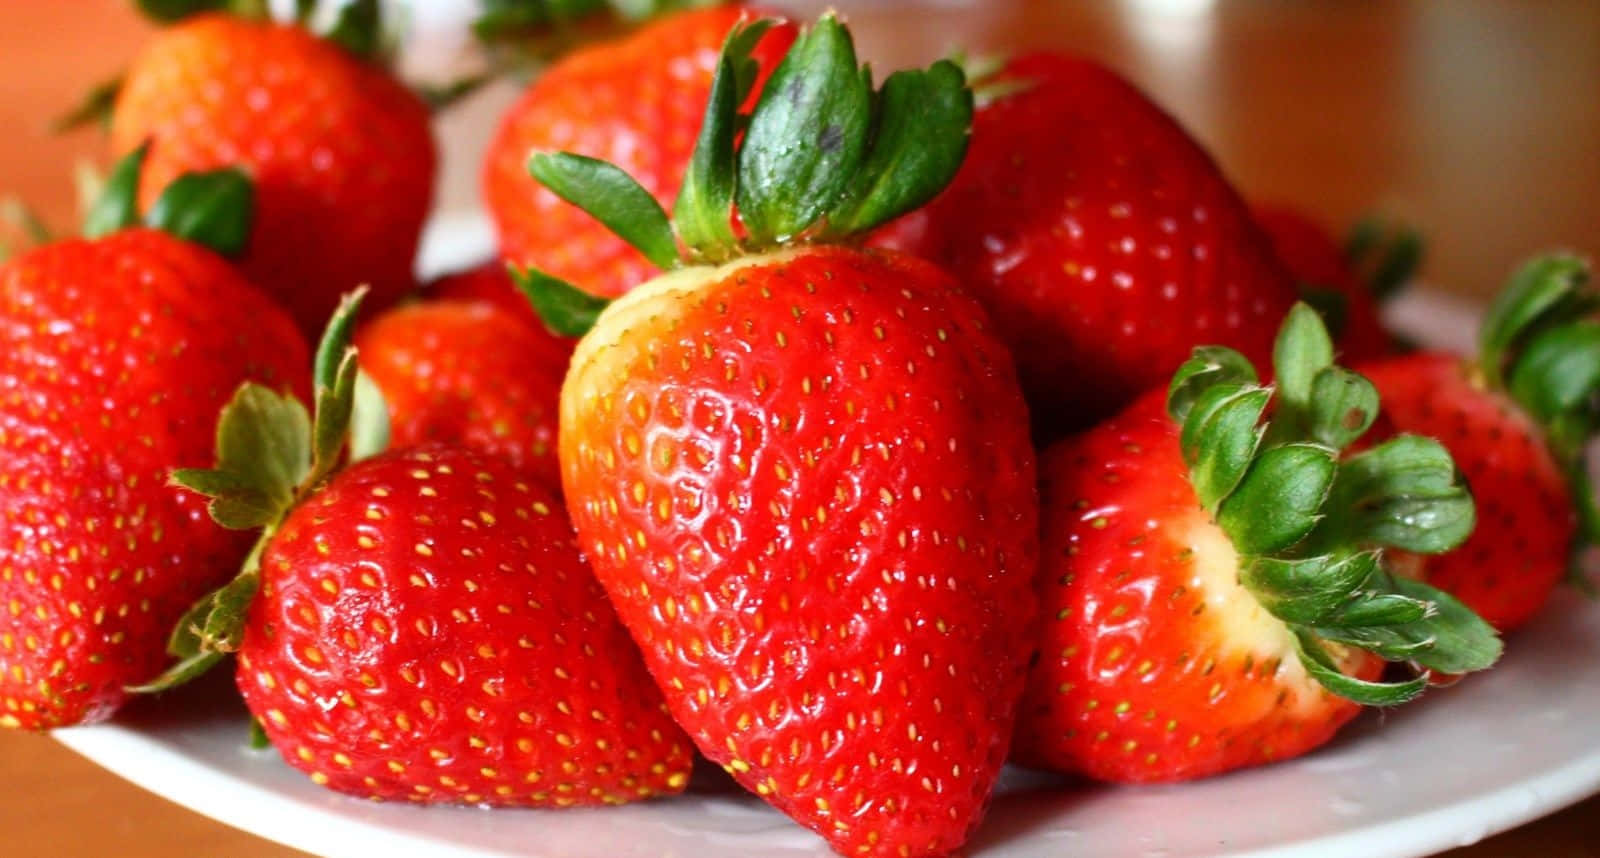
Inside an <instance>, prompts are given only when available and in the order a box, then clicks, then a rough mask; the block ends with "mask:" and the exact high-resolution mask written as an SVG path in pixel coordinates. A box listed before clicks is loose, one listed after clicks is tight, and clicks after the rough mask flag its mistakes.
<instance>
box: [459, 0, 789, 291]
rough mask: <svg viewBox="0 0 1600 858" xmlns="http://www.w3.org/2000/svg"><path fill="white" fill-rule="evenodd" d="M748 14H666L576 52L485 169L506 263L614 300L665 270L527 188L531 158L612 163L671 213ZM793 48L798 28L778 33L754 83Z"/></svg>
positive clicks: (511, 117) (495, 144) (543, 85)
mask: <svg viewBox="0 0 1600 858" xmlns="http://www.w3.org/2000/svg"><path fill="white" fill-rule="evenodd" d="M748 14H749V13H748V12H746V11H745V10H744V9H742V8H741V7H740V6H739V5H738V4H734V5H727V6H715V7H712V8H708V9H697V10H691V11H684V12H678V13H675V14H672V15H667V16H664V17H662V18H661V19H659V20H656V21H654V22H652V23H650V24H647V25H645V26H643V27H641V28H640V29H639V30H638V31H637V32H635V33H633V34H632V35H629V36H628V37H626V38H623V39H620V40H616V41H612V42H603V43H598V44H594V45H591V46H589V47H586V48H583V49H580V50H578V51H575V52H573V53H572V54H570V55H569V56H567V57H566V58H565V59H563V60H561V61H560V62H558V63H556V64H554V65H552V66H550V68H549V69H548V70H546V71H545V72H544V73H543V74H542V75H540V76H539V78H538V79H537V80H536V81H534V83H533V85H532V86H530V87H529V88H528V90H527V92H525V93H524V94H523V95H522V98H521V99H520V100H519V101H518V102H517V103H516V104H515V105H513V106H512V107H511V109H510V110H509V111H507V113H506V115H505V117H504V118H503V119H502V120H501V122H500V128H499V131H498V132H497V133H496V135H495V137H494V139H493V141H492V142H491V143H490V144H489V151H488V153H487V155H486V158H485V161H484V167H483V193H484V199H485V200H486V201H487V203H488V206H489V213H490V214H491V215H493V217H494V221H495V226H496V227H497V229H498V230H499V233H500V242H501V247H502V252H503V253H504V255H505V257H506V259H507V260H509V261H511V262H513V263H516V264H518V265H523V266H535V267H538V268H541V269H543V270H545V271H549V272H551V273H552V274H555V275H556V276H559V277H562V278H564V279H566V280H569V281H571V282H572V283H575V284H576V285H578V286H579V287H580V288H582V289H584V290H586V291H589V292H591V293H593V294H596V295H605V296H615V295H620V294H622V293H623V292H625V291H626V290H628V289H629V288H631V287H633V286H635V285H637V284H639V283H642V282H644V281H645V280H647V279H649V278H650V277H651V276H652V275H654V274H655V273H656V272H657V271H658V266H657V265H655V264H652V262H651V261H650V260H649V259H647V258H646V257H645V256H644V255H643V254H641V253H639V252H638V251H637V250H635V249H633V248H632V247H629V246H628V244H627V242H625V241H623V240H621V239H619V238H617V237H616V236H614V235H612V233H611V232H610V231H609V230H608V229H607V227H606V226H605V225H604V224H602V223H599V222H597V221H596V220H595V219H594V218H592V217H590V216H589V215H587V214H585V213H584V212H582V211H580V210H578V209H576V208H574V207H572V206H570V205H568V204H567V203H565V202H563V201H562V200H561V199H560V198H558V197H557V196H556V195H555V194H553V193H551V192H550V191H547V190H545V189H544V188H542V187H540V186H539V184H538V183H537V182H534V181H533V180H532V179H531V178H529V176H528V170H527V159H528V153H529V152H530V151H535V150H549V151H569V152H576V153H578V154H581V155H587V156H590V157H593V158H600V159H604V160H607V161H611V162H612V163H615V164H617V165H619V166H621V167H622V168H623V169H624V170H626V171H627V172H628V173H629V174H631V175H632V176H633V177H634V178H635V179H637V180H638V181H639V182H640V183H641V184H642V185H643V186H644V187H645V189H646V190H648V191H649V192H650V193H651V194H652V195H653V196H654V197H655V198H656V200H658V201H659V202H661V203H663V204H665V203H667V202H669V201H670V200H671V199H672V198H673V196H674V195H675V194H677V193H678V188H679V186H680V185H681V184H682V182H683V171H684V166H685V165H686V164H687V163H688V161H689V155H690V150H691V149H693V147H694V145H695V135H696V133H697V132H698V130H699V128H700V117H701V114H702V113H703V112H704V110H705V105H706V98H707V97H708V96H709V95H710V93H711V78H712V73H713V72H715V71H716V69H717V49H718V48H719V47H720V46H721V45H722V39H723V37H724V36H726V35H727V33H728V29H729V28H730V27H732V26H733V25H734V24H735V23H737V22H738V21H740V20H741V19H743V18H744V17H746V16H747V15H748ZM793 39H794V29H793V27H791V26H788V25H778V26H775V27H772V28H770V29H769V30H768V31H767V33H766V35H765V37H764V38H763V39H762V40H761V42H760V44H758V45H756V46H755V47H754V48H753V49H752V50H751V57H752V58H753V59H754V60H755V64H754V65H752V66H750V67H749V68H748V72H749V74H751V75H754V76H755V77H756V78H757V79H763V78H765V77H766V75H767V74H769V73H771V71H772V68H773V66H774V65H775V64H776V63H777V60H778V58H779V57H781V56H782V55H783V52H784V50H785V49H786V48H787V47H788V46H789V43H790V42H792V41H793ZM758 88H759V84H756V83H752V84H750V89H752V90H755V89H758Z"/></svg>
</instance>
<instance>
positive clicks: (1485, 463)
mask: <svg viewBox="0 0 1600 858" xmlns="http://www.w3.org/2000/svg"><path fill="white" fill-rule="evenodd" d="M1358 370H1359V371H1360V372H1361V374H1362V375H1365V376H1367V378H1369V379H1371V380H1372V383H1373V384H1375V385H1377V387H1378V393H1379V395H1380V396H1381V397H1382V399H1383V412H1384V416H1385V418H1386V420H1385V422H1384V424H1381V425H1383V426H1385V427H1392V428H1393V430H1394V431H1398V432H1411V433H1414V434H1417V435H1424V436H1429V437H1433V438H1437V439H1439V441H1440V443H1442V444H1444V445H1445V447H1446V448H1448V449H1449V450H1450V455H1451V457H1452V458H1454V459H1455V462H1456V466H1457V467H1459V468H1460V469H1461V473H1462V474H1463V475H1465V476H1466V482H1467V484H1468V485H1469V486H1471V487H1472V495H1473V498H1474V499H1475V500H1476V502H1477V509H1478V524H1477V527H1476V528H1475V529H1474V530H1473V532H1472V536H1470V537H1469V538H1468V539H1467V541H1466V542H1465V543H1464V544H1463V545H1461V547H1459V548H1457V549H1455V550H1454V551H1451V552H1449V553H1446V554H1441V555H1437V556H1431V557H1417V558H1415V562H1416V563H1417V564H1418V565H1419V568H1420V569H1421V570H1422V572H1421V574H1422V577H1423V578H1424V580H1426V581H1427V582H1428V583H1430V584H1432V585H1434V586H1435V587H1438V588H1440V589H1442V590H1444V591H1446V592H1448V593H1450V594H1452V595H1454V596H1455V597H1456V598H1458V599H1460V600H1461V601H1462V602H1465V603H1466V605H1467V607H1469V608H1471V609H1472V610H1474V611H1476V612H1477V613H1478V614H1479V615H1480V616H1482V617H1483V618H1484V619H1485V620H1488V621H1489V622H1490V623H1491V624H1492V625H1494V627H1495V628H1497V629H1499V630H1500V631H1502V632H1509V631H1512V630H1514V629H1517V628H1519V627H1521V626H1523V625H1525V624H1526V623H1527V622H1528V621H1529V620H1530V619H1532V618H1533V616H1534V615H1535V614H1536V613H1537V612H1538V610H1539V608H1540V607H1542V606H1543V605H1544V603H1545V601H1546V600H1547V599H1548V598H1549V596H1550V593H1551V592H1552V591H1553V590H1554V589H1555V587H1556V585H1557V584H1559V583H1560V582H1561V580H1562V578H1563V577H1564V576H1565V574H1566V571H1567V562H1568V557H1569V556H1570V552H1571V550H1572V543H1573V539H1575V538H1576V533H1577V519H1576V514H1575V512H1574V509H1573V501H1572V495H1571V492H1570V491H1569V490H1568V488H1567V483H1566V481H1565V479H1564V478H1563V476H1562V473H1561V468H1560V466H1559V465H1557V463H1556V461H1555V459H1554V458H1552V457H1551V455H1550V451H1549V448H1548V447H1546V446H1545V443H1544V438H1543V435H1542V433H1541V432H1540V431H1539V429H1538V427H1536V426H1535V425H1534V424H1533V423H1532V421H1530V420H1529V419H1528V418H1527V416H1526V415H1525V414H1523V413H1522V411H1521V409H1519V408H1518V407H1517V406H1516V404H1515V403H1513V402H1512V401H1511V400H1509V399H1507V398H1505V397H1504V396H1501V395H1500V394H1497V393H1494V392H1492V391H1489V390H1487V389H1485V388H1484V387H1483V386H1482V385H1481V384H1479V383H1476V382H1475V381H1474V380H1473V378H1472V376H1471V375H1470V374H1469V368H1468V366H1467V364H1466V363H1465V362H1463V361H1462V360H1461V359H1460V358H1458V357H1456V356H1454V355H1449V354H1442V353H1438V352H1423V353H1418V354H1414V355H1407V356H1405V357H1397V358H1390V359H1388V360H1382V361H1375V362H1372V363H1368V364H1364V365H1362V366H1360V367H1358Z"/></svg>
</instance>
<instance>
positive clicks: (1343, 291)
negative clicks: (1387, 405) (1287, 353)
mask: <svg viewBox="0 0 1600 858" xmlns="http://www.w3.org/2000/svg"><path fill="white" fill-rule="evenodd" d="M1255 217H1256V223H1257V224H1260V226H1261V228H1262V230H1264V231H1265V232H1266V234H1267V237H1268V238H1270V239H1271V240H1272V246H1273V249H1274V250H1276V251H1277V254H1278V258H1279V259H1280V260H1282V261H1283V264H1284V266H1285V267H1286V268H1288V269H1289V273H1290V274H1292V275H1294V279H1295V280H1296V281H1297V282H1298V284H1299V287H1300V295H1301V296H1302V297H1303V298H1304V299H1305V300H1306V301H1308V302H1310V303H1311V305H1312V306H1314V307H1316V308H1317V311H1318V312H1320V313H1322V316H1323V318H1324V319H1327V320H1328V327H1329V328H1330V329H1332V331H1333V335H1334V337H1333V338H1334V342H1335V343H1336V344H1337V345H1338V347H1339V354H1340V357H1341V358H1342V359H1343V360H1344V361H1345V362H1347V363H1357V362H1359V361H1364V360H1371V359H1374V358H1380V357H1383V356H1385V355H1388V354H1391V353H1393V352H1394V350H1395V348H1394V340H1393V338H1392V337H1390V336H1389V332H1388V331H1386V330H1384V328H1383V321H1382V320H1381V319H1379V318H1378V298H1377V295H1376V294H1374V292H1373V289H1372V286H1371V285H1370V284H1369V283H1367V282H1366V281H1364V280H1362V279H1361V278H1359V277H1357V276H1356V273H1355V271H1354V270H1353V269H1352V268H1351V267H1350V263H1349V261H1347V260H1346V259H1345V256H1344V253H1343V251H1341V250H1340V248H1339V246H1338V244H1336V243H1335V242H1334V240H1333V236H1331V235H1329V234H1328V231H1327V230H1326V229H1325V228H1323V226H1322V224H1320V223H1317V222H1316V221H1315V220H1312V219H1311V218H1310V217H1307V216H1306V215H1305V214H1304V213H1302V212H1300V211H1298V210H1296V209H1292V208H1289V207H1287V206H1276V205H1271V206H1268V205H1258V206H1256V208H1255Z"/></svg>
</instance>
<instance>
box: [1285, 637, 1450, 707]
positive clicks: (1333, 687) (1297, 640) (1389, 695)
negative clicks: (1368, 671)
mask: <svg viewBox="0 0 1600 858" xmlns="http://www.w3.org/2000/svg"><path fill="white" fill-rule="evenodd" d="M1289 630H1290V631H1291V632H1293V635H1294V645H1295V650H1296V651H1297V652H1298V653H1299V654H1300V663H1301V664H1302V665H1305V668H1306V672H1307V673H1309V674H1311V677H1312V678H1313V679H1315V680H1317V682H1318V683H1320V684H1321V685H1322V687H1324V688H1326V689H1328V690H1329V691H1332V692H1333V693H1334V694H1337V695H1339V696H1340V697H1343V698H1345V699H1346V700H1352V701H1355V702H1356V703H1360V704H1362V705H1363V706H1399V705H1400V704H1402V703H1408V702H1410V701H1412V700H1415V699H1416V698H1417V696H1418V695H1420V694H1421V693H1422V692H1423V691H1424V690H1425V689H1427V687H1428V677H1427V675H1426V674H1423V675H1420V676H1416V677H1414V678H1412V679H1409V680H1407V681H1405V682H1373V681H1369V680H1365V679H1356V678H1355V677H1353V676H1345V675H1344V674H1343V673H1341V672H1340V671H1339V665H1337V664H1336V663H1334V660H1333V658H1332V657H1331V656H1329V655H1328V651H1327V650H1325V649H1323V648H1322V643H1321V641H1319V640H1318V639H1317V637H1316V635H1315V634H1313V633H1312V632H1310V631H1307V630H1305V629H1301V628H1298V627H1295V626H1290V627H1289Z"/></svg>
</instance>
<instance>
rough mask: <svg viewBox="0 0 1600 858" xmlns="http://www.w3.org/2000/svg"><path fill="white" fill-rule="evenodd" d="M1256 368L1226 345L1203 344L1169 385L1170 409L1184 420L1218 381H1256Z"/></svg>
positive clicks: (1179, 418)
mask: <svg viewBox="0 0 1600 858" xmlns="http://www.w3.org/2000/svg"><path fill="white" fill-rule="evenodd" d="M1257 380H1258V379H1257V378H1256V368H1255V367H1253V366H1251V365H1250V361H1249V360H1247V359H1246V358H1245V356H1244V355H1242V354H1239V353H1238V352H1236V351H1234V350H1233V349H1230V348H1224V347H1223V346H1200V347H1199V348H1197V349H1195V350H1194V354H1193V355H1192V356H1191V357H1190V358H1189V359H1188V360H1186V361H1184V362H1183V365H1182V366H1179V367H1178V371H1177V372H1176V373H1174V374H1173V376H1172V382H1171V383H1170V384H1168V385H1167V413H1168V414H1170V415H1172V419H1173V420H1176V421H1177V422H1179V423H1180V424H1181V423H1183V422H1184V421H1186V420H1187V419H1188V417H1189V409H1190V408H1192V407H1193V406H1194V401H1195V399H1196V398H1197V397H1199V396H1200V394H1201V393H1202V392H1203V391H1205V390H1206V389H1207V388H1209V387H1211V386H1213V385H1218V384H1234V385H1254V384H1256V383H1257Z"/></svg>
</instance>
